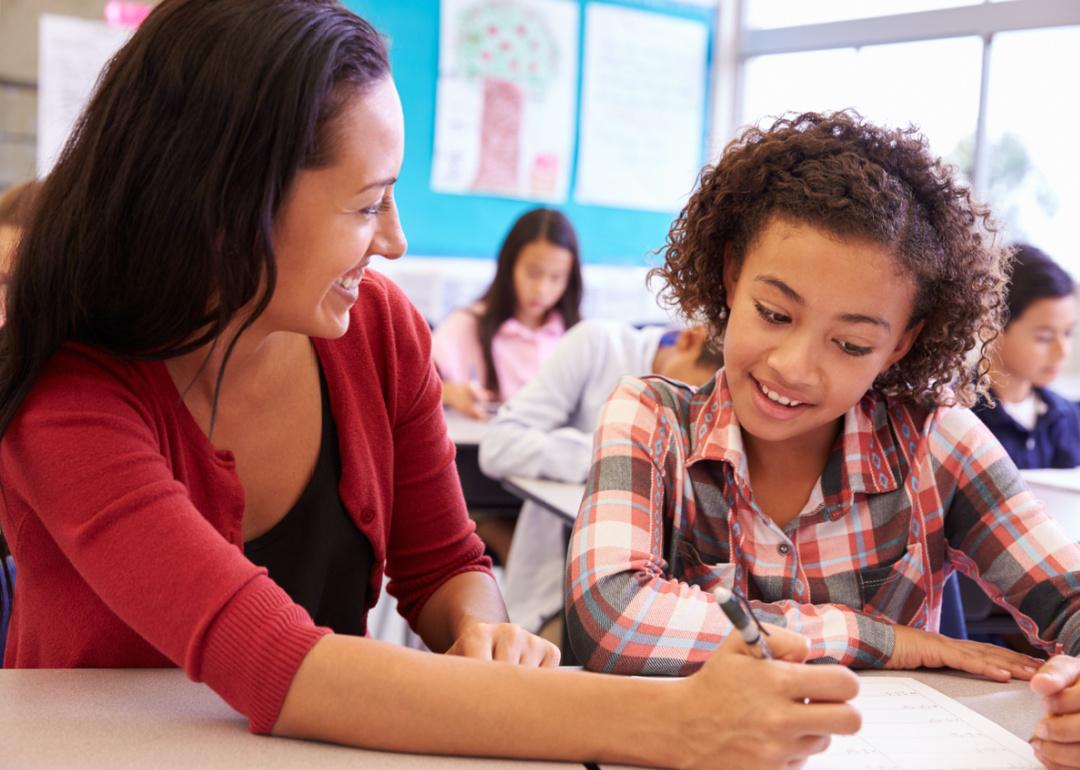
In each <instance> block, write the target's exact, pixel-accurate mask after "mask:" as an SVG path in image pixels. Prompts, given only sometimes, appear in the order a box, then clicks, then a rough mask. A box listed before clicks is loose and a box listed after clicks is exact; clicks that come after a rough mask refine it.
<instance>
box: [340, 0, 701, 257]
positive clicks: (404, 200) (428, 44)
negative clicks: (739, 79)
mask: <svg viewBox="0 0 1080 770" xmlns="http://www.w3.org/2000/svg"><path fill="white" fill-rule="evenodd" d="M344 2H345V5H346V6H348V7H349V8H350V9H352V10H353V11H355V12H356V13H358V14H360V15H361V16H363V17H364V18H365V19H367V20H368V21H370V22H371V23H372V24H374V25H375V27H376V28H377V29H378V30H379V31H380V32H382V33H383V34H384V35H386V36H387V37H388V38H389V40H390V60H391V66H392V67H393V70H394V79H395V81H396V83H397V88H398V91H399V92H400V94H401V101H402V105H403V107H404V110H405V163H404V166H403V167H402V169H401V176H400V178H399V180H398V184H397V187H396V188H395V189H396V192H395V195H396V197H397V201H398V208H399V210H400V212H401V220H402V224H403V226H404V228H405V234H406V236H407V237H408V239H409V253H411V254H418V255H422V256H446V257H485V256H494V254H495V252H496V251H497V249H498V246H499V243H500V242H501V241H502V238H503V236H504V235H505V234H506V231H507V230H508V229H509V228H510V225H511V224H512V223H513V221H514V220H515V219H517V217H518V216H519V215H520V214H522V213H523V212H524V211H526V210H528V209H530V208H533V207H535V206H538V205H542V204H539V203H536V202H532V201H522V200H516V199H509V198H497V197H489V196H482V195H450V194H444V193H437V192H433V191H432V190H431V187H430V184H429V183H430V180H431V164H432V154H433V148H434V144H435V88H436V81H437V79H438V72H439V51H438V41H439V0H344ZM586 4H587V3H585V2H582V3H580V4H579V5H580V11H579V30H578V44H579V46H583V44H584V40H583V37H584V29H585V5H586ZM614 4H616V5H620V6H624V7H629V8H641V9H643V10H649V11H653V12H659V13H664V14H668V15H671V16H676V17H680V18H688V19H695V20H700V21H702V22H703V23H705V24H706V25H707V26H708V30H709V48H708V52H707V57H706V61H707V63H708V69H709V72H708V73H706V80H705V88H706V94H707V93H708V89H709V88H710V82H711V80H710V77H709V75H710V73H711V70H712V67H711V62H712V59H713V50H712V49H713V40H714V36H713V34H712V33H713V29H714V26H715V24H714V20H715V10H714V9H713V8H712V7H706V6H694V5H684V4H681V3H677V2H661V1H660V0H620V1H619V2H616V3H614ZM582 53H583V51H580V50H579V62H578V94H579V95H580V92H581V60H580V55H581V54H582ZM703 98H705V94H703ZM706 104H707V101H706ZM578 119H580V115H579V116H578ZM577 122H578V121H577V120H576V121H575V123H577ZM707 122H708V115H707V114H706V123H707ZM707 137H708V126H707V125H704V126H702V134H701V148H702V159H703V160H704V153H705V147H706V142H707ZM576 168H577V149H576V146H575V151H574V161H573V170H572V171H571V181H570V195H569V196H568V199H567V201H566V202H565V203H563V204H559V205H558V208H559V209H561V210H562V211H563V212H564V213H565V214H566V215H567V216H568V217H570V219H571V221H573V223H574V227H575V228H576V229H577V232H578V238H579V241H580V245H581V255H582V258H583V259H584V260H585V261H586V262H591V263H596V264H627V265H641V264H644V263H645V261H646V258H647V255H648V253H649V252H651V251H653V250H655V249H658V248H660V247H661V246H663V244H664V238H665V236H666V235H667V230H668V227H669V226H670V225H671V222H672V220H673V219H674V218H675V212H671V213H657V212H652V211H636V210H628V209H617V208H608V207H604V206H591V205H582V204H578V203H575V202H574V200H573V189H574V178H575V174H576Z"/></svg>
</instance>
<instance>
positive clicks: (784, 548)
mask: <svg viewBox="0 0 1080 770" xmlns="http://www.w3.org/2000/svg"><path fill="white" fill-rule="evenodd" d="M776 552H777V553H778V554H780V555H781V556H787V555H788V554H789V553H791V546H790V545H788V544H787V543H781V544H780V545H778V546H776Z"/></svg>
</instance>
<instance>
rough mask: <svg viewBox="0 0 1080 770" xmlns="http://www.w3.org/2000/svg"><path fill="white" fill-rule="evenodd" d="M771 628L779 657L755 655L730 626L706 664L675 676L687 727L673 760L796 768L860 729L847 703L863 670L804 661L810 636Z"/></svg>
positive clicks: (744, 768) (766, 769)
mask: <svg viewBox="0 0 1080 770" xmlns="http://www.w3.org/2000/svg"><path fill="white" fill-rule="evenodd" d="M768 630H769V636H768V644H769V649H770V651H771V652H772V654H773V656H774V657H775V658H776V659H775V660H758V659H756V658H754V657H751V652H750V651H749V650H748V649H747V648H746V644H745V643H744V642H743V640H742V638H741V637H740V636H739V635H738V634H728V636H727V638H726V639H725V640H724V642H723V643H722V644H721V645H720V647H719V648H718V649H717V650H716V651H715V652H714V653H713V654H712V655H711V656H709V658H708V660H706V661H705V665H704V666H702V667H701V670H700V671H698V672H697V673H696V674H694V675H693V676H690V677H687V678H685V679H681V680H676V681H675V682H674V683H673V684H672V688H673V690H675V692H676V693H677V705H676V706H675V708H677V709H678V710H679V712H678V713H679V714H680V718H679V720H678V723H679V724H680V725H682V730H683V733H682V735H681V736H680V737H679V739H678V740H676V741H673V742H672V746H671V748H670V751H671V752H672V765H673V766H677V767H688V768H693V769H694V770H698V769H700V768H715V767H738V768H741V770H791V769H792V768H797V767H802V765H803V764H804V763H805V762H806V760H807V758H808V757H810V756H811V755H813V754H819V753H821V752H823V751H825V750H826V749H827V748H828V747H829V742H830V740H831V736H833V735H851V734H853V733H855V732H858V730H859V727H860V725H861V721H862V720H861V718H860V716H859V712H858V711H857V710H856V709H855V707H854V706H852V705H851V704H850V703H848V701H849V700H851V699H852V698H854V697H855V696H856V695H857V694H858V692H859V680H858V677H856V676H855V674H853V673H852V672H851V671H850V670H848V669H847V668H845V667H844V666H837V665H819V666H807V665H803V664H802V663H801V661H803V660H805V659H806V656H807V654H808V653H809V650H810V644H809V641H808V640H807V639H806V638H805V637H802V636H800V635H799V634H795V633H793V632H791V631H787V630H784V629H781V628H775V627H772V626H769V627H768ZM680 689H681V690H684V691H685V692H678V691H679V690H680ZM666 713H667V712H666Z"/></svg>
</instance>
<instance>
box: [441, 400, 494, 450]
mask: <svg viewBox="0 0 1080 770" xmlns="http://www.w3.org/2000/svg"><path fill="white" fill-rule="evenodd" d="M443 415H445V417H446V430H447V433H449V434H450V440H451V441H453V442H454V444H456V445H457V446H476V445H477V444H479V443H480V439H481V438H482V437H483V435H484V431H485V430H486V429H487V423H486V422H484V421H483V420H474V419H472V418H471V417H466V416H465V415H463V414H462V413H461V412H458V411H457V410H454V409H444V410H443Z"/></svg>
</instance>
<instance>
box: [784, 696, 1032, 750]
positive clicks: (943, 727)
mask: <svg viewBox="0 0 1080 770" xmlns="http://www.w3.org/2000/svg"><path fill="white" fill-rule="evenodd" d="M853 703H854V705H855V707H856V708H858V709H859V711H860V712H861V713H862V718H863V726H862V729H861V730H860V731H859V732H858V733H857V734H856V735H850V736H834V737H833V739H832V743H831V744H830V745H829V748H828V750H827V751H826V752H824V753H823V754H818V755H816V756H813V757H811V758H810V761H809V762H807V764H806V766H805V767H806V770H885V769H886V768H888V770H996V769H998V768H1012V769H1014V770H1037V769H1038V768H1041V767H1042V764H1041V763H1040V762H1039V761H1038V760H1037V759H1035V753H1034V751H1033V750H1032V748H1031V746H1030V745H1029V744H1028V743H1025V742H1024V741H1022V740H1020V739H1019V738H1017V737H1016V736H1015V735H1013V734H1012V733H1010V732H1009V731H1008V730H1006V729H1005V728H1003V727H1001V726H1000V725H997V724H995V723H994V722H992V721H990V720H989V719H987V718H986V717H984V716H982V715H981V714H977V713H976V712H974V711H972V710H971V709H969V708H968V707H967V706H965V705H963V704H962V703H960V702H958V701H956V700H954V699H953V698H950V697H949V696H947V695H945V694H943V693H941V692H938V691H937V690H935V689H934V688H933V687H930V686H929V685H925V684H923V683H922V682H918V681H916V680H915V679H911V678H910V677H881V678H863V679H860V680H859V695H858V697H856V698H855V700H854V701H853Z"/></svg>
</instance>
